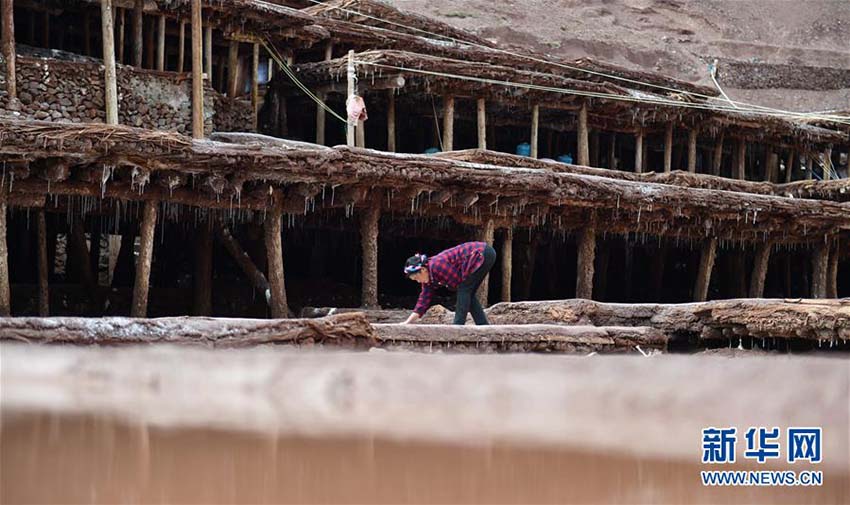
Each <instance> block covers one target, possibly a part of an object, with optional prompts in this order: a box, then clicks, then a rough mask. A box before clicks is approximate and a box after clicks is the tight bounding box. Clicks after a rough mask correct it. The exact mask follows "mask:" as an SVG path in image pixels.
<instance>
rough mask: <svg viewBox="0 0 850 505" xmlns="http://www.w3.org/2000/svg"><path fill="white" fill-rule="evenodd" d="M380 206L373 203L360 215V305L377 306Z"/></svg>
mask: <svg viewBox="0 0 850 505" xmlns="http://www.w3.org/2000/svg"><path fill="white" fill-rule="evenodd" d="M380 219H381V208H380V206H379V205H377V204H375V203H373V204H372V205H369V206H368V207H367V208H366V209H364V211H363V214H362V215H361V217H360V245H361V249H362V252H363V272H362V291H361V297H360V299H361V305H362V306H363V307H366V308H374V307H378V306H379V304H378V225H379V224H380Z"/></svg>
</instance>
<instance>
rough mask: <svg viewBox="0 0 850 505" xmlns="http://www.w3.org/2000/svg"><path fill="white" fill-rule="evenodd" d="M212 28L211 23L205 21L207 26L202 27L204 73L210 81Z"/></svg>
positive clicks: (211, 73)
mask: <svg viewBox="0 0 850 505" xmlns="http://www.w3.org/2000/svg"><path fill="white" fill-rule="evenodd" d="M212 69H213V29H212V24H210V23H209V21H207V27H206V28H205V29H204V73H205V74H207V79H209V81H210V83H212V75H213V70H212Z"/></svg>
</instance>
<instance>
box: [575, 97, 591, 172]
mask: <svg viewBox="0 0 850 505" xmlns="http://www.w3.org/2000/svg"><path fill="white" fill-rule="evenodd" d="M578 164H579V165H583V166H587V165H589V164H590V145H589V139H588V130H587V102H582V104H581V108H580V109H579V111H578Z"/></svg>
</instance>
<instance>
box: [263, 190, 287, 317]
mask: <svg viewBox="0 0 850 505" xmlns="http://www.w3.org/2000/svg"><path fill="white" fill-rule="evenodd" d="M278 202H279V199H278ZM263 230H264V235H265V242H266V256H267V258H268V279H269V291H270V293H271V301H270V305H271V316H272V319H279V318H283V317H287V315H288V314H289V308H288V307H287V303H286V285H285V281H284V272H283V244H282V240H283V239H282V237H281V233H282V225H281V210H280V204H279V203H276V205H275V207H274V208H273V209H271V210H270V211H269V213H268V214H267V215H266V222H265V225H264V227H263Z"/></svg>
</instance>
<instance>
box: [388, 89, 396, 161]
mask: <svg viewBox="0 0 850 505" xmlns="http://www.w3.org/2000/svg"><path fill="white" fill-rule="evenodd" d="M395 125H396V118H395V91H394V90H391V89H390V90H387V151H389V152H391V153H394V152H396V132H395Z"/></svg>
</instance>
